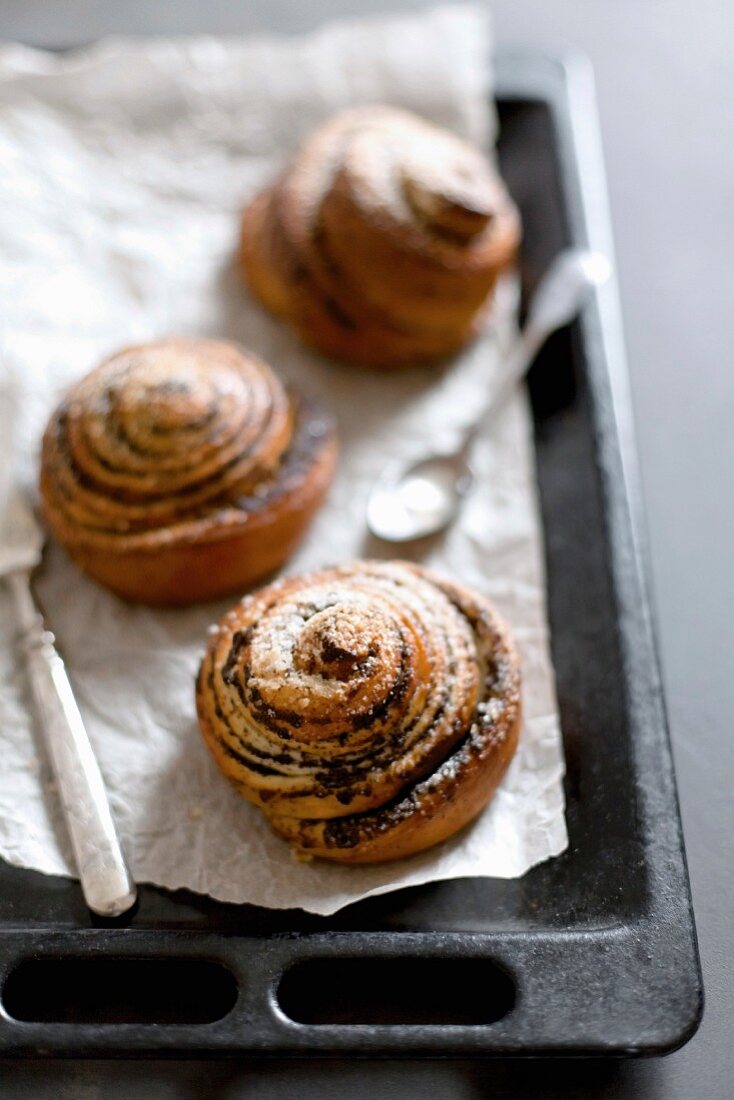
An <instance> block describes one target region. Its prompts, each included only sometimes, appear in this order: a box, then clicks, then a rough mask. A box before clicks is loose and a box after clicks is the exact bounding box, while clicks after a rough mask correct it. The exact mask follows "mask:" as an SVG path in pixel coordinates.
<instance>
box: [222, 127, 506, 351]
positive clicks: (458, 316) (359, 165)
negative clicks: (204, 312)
mask: <svg viewBox="0 0 734 1100" xmlns="http://www.w3.org/2000/svg"><path fill="white" fill-rule="evenodd" d="M519 236H520V223H519V217H518V214H517V210H516V208H515V206H514V205H513V203H512V201H511V199H510V197H509V195H508V193H507V190H506V189H505V187H504V184H503V183H502V181H501V180H500V178H499V177H498V175H497V173H496V171H495V170H494V169H493V167H492V166H491V164H490V163H489V161H488V160H487V159H486V157H484V156H483V155H482V154H481V153H480V152H479V150H478V149H475V148H473V147H472V146H470V145H468V144H467V143H466V142H464V141H461V140H460V139H459V138H457V137H455V136H454V135H453V134H451V133H448V132H447V131H445V130H441V129H439V128H437V127H435V126H432V125H430V124H429V123H428V122H425V121H423V120H422V119H420V118H418V117H417V116H416V115H412V114H410V113H408V112H406V111H400V110H396V109H394V108H390V107H365V108H359V109H355V110H350V111H346V112H344V113H343V114H340V115H337V116H336V117H335V118H333V119H332V120H331V121H329V122H327V123H326V124H325V125H324V126H322V127H321V128H320V129H319V130H317V131H316V132H315V133H314V134H313V135H312V136H311V137H310V138H309V139H308V140H307V141H306V142H305V144H304V145H303V146H302V147H301V149H300V151H299V152H298V153H297V155H296V156H295V158H294V160H293V161H292V163H291V164H290V165H289V167H288V168H287V169H286V171H285V172H284V173H283V175H282V176H281V177H280V179H279V180H277V181H276V182H275V183H274V184H273V185H272V186H270V187H268V188H266V189H265V190H264V191H262V192H260V193H259V194H258V195H256V196H255V198H254V199H253V200H252V201H251V203H250V204H249V205H248V207H247V209H246V210H245V212H244V216H243V220H242V232H241V244H240V251H239V258H240V263H241V267H242V270H243V272H244V275H245V277H246V280H247V282H248V283H249V285H250V288H251V289H252V291H253V293H254V294H255V295H256V297H257V298H259V299H260V301H261V302H262V303H263V304H264V305H265V306H266V307H267V308H268V309H270V310H271V311H272V312H273V313H275V314H277V315H279V316H281V317H283V318H284V319H286V320H287V321H289V322H290V323H291V324H292V325H293V326H294V327H295V329H296V330H297V331H298V332H299V334H300V335H301V337H302V338H303V339H304V340H305V341H306V342H307V343H309V344H311V345H312V346H314V347H315V348H317V349H318V350H320V351H322V352H324V353H325V354H327V355H329V356H331V357H333V358H336V359H342V360H345V361H347V362H350V363H361V364H365V365H369V366H373V367H380V368H391V367H398V366H403V365H409V364H411V363H415V362H421V361H425V360H431V359H436V358H440V357H442V356H446V355H449V354H451V353H453V352H455V351H456V350H457V349H458V348H460V347H461V346H462V345H463V344H464V343H466V342H467V341H468V340H469V339H471V337H472V336H473V335H474V334H475V333H476V332H477V330H478V327H479V326H480V324H481V321H482V318H483V316H484V315H485V313H486V310H487V306H488V303H489V301H490V298H491V294H492V289H493V287H494V285H495V283H496V281H497V278H498V275H499V274H500V273H501V271H502V270H503V269H504V268H506V267H507V266H508V265H509V264H510V263H511V262H512V260H513V258H514V256H515V253H516V250H517V246H518V242H519Z"/></svg>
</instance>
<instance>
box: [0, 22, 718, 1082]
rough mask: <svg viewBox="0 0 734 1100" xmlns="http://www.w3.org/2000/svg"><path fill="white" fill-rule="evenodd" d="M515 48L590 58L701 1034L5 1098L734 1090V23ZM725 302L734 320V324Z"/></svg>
mask: <svg viewBox="0 0 734 1100" xmlns="http://www.w3.org/2000/svg"><path fill="white" fill-rule="evenodd" d="M420 6H422V3H421V0H348V2H345V0H341V2H339V0H290V2H289V0H250V2H245V3H243V2H239V3H238V2H236V0H175V2H171V0H169V2H165V0H122V2H120V0H97V2H94V0H0V36H2V37H4V38H15V39H19V40H21V41H25V42H29V43H32V44H36V45H53V46H60V45H70V44H75V43H79V42H82V41H89V40H91V39H94V38H96V37H99V36H100V35H102V34H107V33H110V32H119V33H139V34H146V33H172V32H176V33H190V32H195V31H202V30H205V31H211V32H215V33H216V32H229V33H235V32H236V33H239V32H247V31H251V30H255V29H276V30H282V31H288V32H295V31H301V30H306V29H309V28H311V27H313V26H315V25H316V24H317V23H319V22H321V21H322V20H324V19H326V18H331V17H333V16H335V15H338V14H342V15H348V14H353V13H364V12H366V11H378V10H387V9H389V8H394V7H401V8H403V9H408V8H417V7H420ZM493 10H494V16H495V26H496V37H497V39H498V41H499V42H500V43H501V44H503V45H509V44H513V45H523V46H534V47H540V48H543V49H545V50H547V51H551V52H555V53H562V52H565V51H567V50H569V49H571V50H582V51H584V52H585V53H587V54H588V55H589V56H590V57H591V58H592V60H593V62H594V65H595V69H596V75H597V83H598V92H599V100H600V110H601V119H602V133H603V138H604V145H605V150H606V159H607V169H608V177H609V190H610V197H611V205H612V216H613V222H614V229H615V236H616V244H617V254H618V263H619V280H620V284H621V293H622V304H623V309H624V315H625V325H626V335H627V347H628V354H629V363H630V373H631V378H632V391H633V399H634V406H635V414H636V421H637V436H638V446H639V455H640V464H641V467H642V477H643V484H644V490H645V500H646V505H647V520H648V529H649V541H650V551H651V564H652V581H653V589H654V595H655V604H656V609H657V618H658V634H659V641H660V647H661V653H662V662H663V673H664V677H665V683H666V688H667V698H668V707H669V712H670V724H671V731H672V736H673V744H674V751H675V758H676V765H677V772H678V782H679V789H680V796H681V803H682V810H683V824H684V830H685V835H686V843H687V848H688V857H689V863H690V871H691V879H692V885H693V895H694V904H695V909H696V916H697V923H698V931H699V938H700V945H701V954H702V961H703V968H704V981H705V984H706V1011H705V1016H704V1022H703V1025H702V1027H701V1029H700V1031H699V1032H698V1034H697V1035H696V1036H695V1037H694V1039H693V1040H692V1041H691V1042H690V1043H689V1044H688V1046H686V1047H685V1048H684V1049H683V1050H681V1051H679V1052H677V1053H675V1054H672V1055H670V1056H669V1057H667V1058H665V1059H662V1060H658V1061H654V1062H653V1061H650V1062H644V1063H634V1064H632V1063H630V1064H612V1065H610V1064H608V1063H596V1064H588V1063H580V1062H576V1063H573V1062H571V1063H563V1064H554V1065H552V1066H549V1065H548V1064H527V1063H526V1064H518V1063H511V1062H503V1063H495V1062H488V1063H485V1064H475V1065H468V1064H457V1063H447V1062H442V1063H414V1062H402V1063H394V1062H393V1063H390V1062H380V1063H376V1062H373V1063H371V1064H369V1065H367V1064H364V1063H351V1064H344V1063H330V1064H313V1063H310V1064H308V1065H306V1064H302V1063H285V1064H284V1063H266V1064H255V1063H234V1064H216V1063H213V1064H208V1065H205V1064H202V1063H194V1062H191V1063H177V1064H170V1063H169V1064H164V1063H146V1064H141V1063H133V1062H129V1061H128V1062H125V1063H119V1064H108V1063H99V1062H96V1063H87V1064H82V1063H63V1064H59V1063H57V1064H48V1063H46V1064H38V1063H36V1064H33V1063H25V1064H13V1065H11V1064H8V1063H4V1064H2V1065H0V1092H2V1095H3V1097H7V1098H8V1100H11V1098H13V1100H14V1098H15V1097H29V1098H31V1097H32V1098H33V1100H41V1098H43V1097H45V1096H47V1095H48V1096H56V1097H62V1098H67V1097H68V1098H70V1100H72V1098H73V1100H91V1098H92V1097H101V1096H105V1097H106V1098H110V1100H113V1098H117V1097H119V1098H124V1100H135V1098H137V1097H143V1096H146V1097H147V1096H153V1097H155V1100H168V1098H169V1097H171V1098H173V1097H175V1098H176V1100H188V1098H190V1097H191V1098H193V1097H207V1098H208V1097H221V1098H226V1100H230V1098H239V1097H244V1096H247V1097H249V1098H253V1100H255V1098H261V1097H262V1098H265V1097H268V1098H277V1100H289V1098H290V1097H299V1100H309V1097H311V1096H314V1097H315V1096H318V1097H319V1098H320V1100H331V1098H339V1100H341V1098H342V1097H349V1098H350V1100H363V1098H365V1100H366V1098H368V1097H369V1098H370V1100H382V1098H388V1097H393V1096H396V1097H397V1096H399V1097H401V1100H412V1098H413V1097H416V1098H418V1097H421V1098H423V1097H426V1096H429V1095H432V1096H436V1097H451V1098H452V1100H464V1098H466V1100H478V1098H483V1097H490V1096H491V1097H497V1098H500V1097H503V1096H508V1097H509V1096H512V1097H513V1098H514V1100H522V1098H523V1097H544V1098H549V1100H550V1098H554V1097H559V1098H560V1097H564V1098H576V1097H578V1098H583V1100H596V1098H604V1100H611V1098H632V1097H635V1098H638V1097H639V1098H644V1100H692V1098H693V1097H697V1096H701V1097H705V1098H706V1100H731V1098H732V1097H734V1037H733V1035H732V1019H733V1017H734V967H733V966H732V951H731V941H732V933H733V932H734V866H733V864H734V861H733V860H732V845H733V838H734V797H733V795H732V789H733V788H734V738H732V736H731V719H732V715H733V714H734V668H732V626H731V624H732V618H733V612H734V581H733V580H732V564H733V563H732V558H733V551H734V500H733V499H732V497H733V496H734V493H733V491H732V480H733V479H732V470H733V469H734V430H732V426H733V425H734V365H733V364H732V357H731V351H730V342H729V340H728V338H727V337H728V335H729V333H728V322H730V320H731V317H732V308H731V303H732V275H731V263H732V261H731V253H732V250H733V249H734V231H733V229H732V206H733V204H734V201H733V200H734V9H732V7H731V5H730V4H728V3H727V2H726V0H698V2H696V3H684V2H683V0H494V4H493ZM727 306H728V310H727Z"/></svg>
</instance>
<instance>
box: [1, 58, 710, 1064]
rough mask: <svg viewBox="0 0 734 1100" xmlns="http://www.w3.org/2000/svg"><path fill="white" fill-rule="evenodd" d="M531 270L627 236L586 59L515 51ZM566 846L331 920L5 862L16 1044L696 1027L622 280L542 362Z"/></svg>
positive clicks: (510, 159)
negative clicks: (498, 871) (132, 903)
mask: <svg viewBox="0 0 734 1100" xmlns="http://www.w3.org/2000/svg"><path fill="white" fill-rule="evenodd" d="M497 75H498V81H497V90H498V105H499V111H500V117H501V125H502V136H501V140H500V146H499V151H500V158H501V162H502V169H503V172H504V174H505V176H506V178H507V180H508V182H509V185H510V187H511V189H512V191H513V193H514V195H515V197H516V199H517V201H518V203H519V205H520V207H521V209H522V214H523V219H524V226H525V243H524V246H523V273H524V279H525V280H526V283H527V285H528V286H531V285H532V283H533V282H534V280H535V279H537V277H538V275H539V273H540V272H542V270H543V269H544V267H545V266H546V264H547V263H548V261H549V260H550V258H551V257H552V256H553V254H554V253H555V252H556V251H557V250H558V249H559V248H561V247H563V246H564V245H568V244H578V245H581V244H583V245H590V246H591V247H593V248H599V249H602V250H603V251H605V252H607V253H608V254H611V252H612V245H611V239H610V232H609V221H608V212H607V207H606V197H605V183H604V173H603V166H602V161H601V154H600V148H599V139H598V124H597V118H596V110H595V103H594V91H593V82H592V77H591V73H590V70H589V68H588V65H586V63H585V62H583V61H582V60H573V61H568V62H563V63H562V62H559V61H555V60H551V59H547V58H543V57H539V56H528V55H521V54H505V55H502V56H500V57H499V58H498V65H497ZM530 388H531V396H532V403H533V411H534V419H535V434H536V447H537V466H538V471H537V472H538V481H539V485H540V500H541V508H542V514H543V523H544V531H545V552H546V567H547V575H548V599H549V613H550V621H551V631H552V649H553V660H554V664H555V669H556V675H557V682H558V695H559V700H560V710H561V724H562V729H563V739H564V746H565V753H566V761H567V769H568V774H567V779H566V798H567V821H568V828H569V834H570V845H569V848H568V851H567V852H566V853H565V854H564V855H562V856H560V857H559V858H557V859H553V860H550V861H549V862H548V863H546V864H544V865H542V866H540V867H536V868H535V869H534V870H532V871H530V872H529V873H528V874H526V875H525V876H524V877H523V878H521V879H518V880H513V881H500V880H490V879H462V880H457V881H452V882H446V883H437V884H432V885H429V886H422V887H418V888H411V889H407V890H401V891H399V892H397V893H393V894H389V895H386V896H383V897H380V898H377V899H370V900H368V901H365V902H360V903H358V904H356V905H352V906H350V907H349V908H347V909H345V910H343V911H342V912H341V913H339V914H337V915H336V916H334V917H328V918H323V917H315V916H310V915H307V914H304V913H303V912H301V911H300V910H290V911H285V912H283V911H270V910H265V909H259V908H256V907H253V906H234V905H224V904H220V903H217V902H214V901H212V900H211V899H208V898H205V897H200V896H196V895H193V894H190V893H187V892H184V891H179V892H175V893H169V892H167V891H164V890H160V889H157V888H154V887H150V886H143V887H142V888H141V891H140V903H139V907H138V909H137V911H136V912H135V913H134V914H133V915H132V916H131V917H129V918H128V919H127V921H124V922H123V923H119V924H111V923H108V924H105V923H104V922H102V921H98V922H96V923H95V921H94V920H93V918H91V917H90V914H89V913H88V911H87V910H86V908H85V906H84V903H83V900H82V897H81V893H80V890H79V887H78V885H77V884H76V883H73V882H70V881H69V880H65V879H61V878H51V877H46V876H43V875H40V874H36V873H34V872H30V871H23V870H19V869H17V868H12V867H10V866H8V865H6V864H0V983H2V1012H1V1014H0V1051H2V1053H4V1054H18V1055H39V1054H50V1055H74V1056H79V1055H88V1056H92V1055H93V1056H97V1057H98V1056H124V1055H127V1054H130V1053H135V1054H143V1055H151V1056H153V1055H155V1056H158V1057H160V1056H163V1055H166V1054H168V1055H170V1056H172V1057H182V1056H192V1057H193V1056H196V1057H199V1056H224V1055H243V1054H248V1055H254V1054H262V1055H284V1054H294V1055H295V1054H297V1055H299V1056H304V1055H318V1056H324V1055H393V1056H394V1055H410V1056H421V1055H423V1056H448V1055H453V1056H483V1055H541V1054H543V1055H552V1054H557V1055H612V1054H616V1055H637V1054H659V1053H663V1052H665V1051H668V1050H671V1049H673V1048H675V1047H676V1046H678V1045H680V1044H681V1043H683V1042H685V1040H686V1039H687V1038H688V1037H689V1036H690V1035H691V1034H692V1033H693V1032H694V1030H695V1028H696V1026H697V1024H698V1021H699V1019H700V1014H701V1007H702V987H701V977H700V970H699V963H698V956H697V949H696V940H695V931H694V924H693V915H692V911H691V901H690V893H689V886H688V879H687V873H686V866H685V858H684V853H683V846H682V838H681V830H680V819H679V814H678V805H677V799H676V791H675V783H674V778H673V771H672V764H671V756H670V747H669V742H668V734H667V727H666V718H665V709H664V702H663V696H662V692H661V686H660V677H659V672H658V665H657V659H656V653H655V645H654V640H653V632H652V628H651V621H650V605H649V600H648V595H647V592H646V589H645V585H644V568H643V565H644V553H643V549H642V546H641V540H640V535H639V532H640V529H641V524H640V511H639V497H638V490H637V481H636V472H635V462H634V454H633V445H632V437H631V432H630V404H629V397H628V392H627V379H626V368H625V363H624V354H623V348H622V343H621V328H620V319H619V315H618V311H617V306H616V293H615V289H614V287H610V286H607V287H605V288H604V290H603V291H602V292H601V293H600V294H599V295H597V297H596V299H595V300H594V302H593V303H592V304H591V305H590V306H589V307H588V309H587V310H586V311H585V312H584V315H583V317H582V318H581V319H580V321H579V323H577V324H575V325H574V326H573V327H572V329H571V330H568V331H565V332H563V333H559V334H558V335H557V336H555V337H554V338H553V339H552V341H550V342H549V344H548V345H547V347H546V348H545V350H544V352H543V354H542V356H541V358H540V360H539V361H538V363H537V365H536V367H535V368H534V370H533V373H532V377H531V379H530Z"/></svg>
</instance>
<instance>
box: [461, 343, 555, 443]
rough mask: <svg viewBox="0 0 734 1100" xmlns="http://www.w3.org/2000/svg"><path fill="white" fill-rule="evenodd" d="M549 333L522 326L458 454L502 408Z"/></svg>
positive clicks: (465, 434)
mask: <svg viewBox="0 0 734 1100" xmlns="http://www.w3.org/2000/svg"><path fill="white" fill-rule="evenodd" d="M549 336H550V331H548V330H546V329H543V328H540V327H539V326H537V325H533V324H527V325H526V326H525V328H524V329H523V330H522V332H521V333H520V335H519V336H518V337H517V339H516V340H515V342H514V343H513V345H512V347H511V349H510V351H509V352H508V353H507V355H506V357H505V359H504V361H503V363H502V368H501V375H502V376H501V379H500V382H499V385H498V386H497V387H496V388H495V389H494V391H493V392H492V396H491V398H490V400H489V401H488V402H487V403H486V404H485V405H483V407H482V409H481V412H480V413H479V415H478V416H476V417H475V418H474V420H473V421H472V423H471V424H470V425H469V427H468V428H467V429H466V430H465V433H464V439H463V442H462V444H461V448H460V450H459V452H458V453H459V454H460V455H461V457H463V458H466V457H467V456H468V452H469V450H470V449H471V447H472V445H473V443H474V440H475V439H476V437H477V433H478V432H479V429H480V428H483V427H484V426H485V425H486V424H487V423H492V421H494V420H495V419H496V417H497V416H498V415H499V413H501V412H502V410H503V409H504V407H505V406H506V405H507V402H508V401H509V399H510V398H511V397H512V395H513V394H514V393H515V390H516V389H517V387H518V385H519V384H520V382H522V380H523V378H524V377H525V375H526V374H527V372H528V369H529V368H530V365H531V363H532V362H533V360H534V359H535V356H536V355H537V354H538V352H539V351H540V349H541V348H542V346H543V344H544V343H545V341H546V340H547V339H548V337H549Z"/></svg>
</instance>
